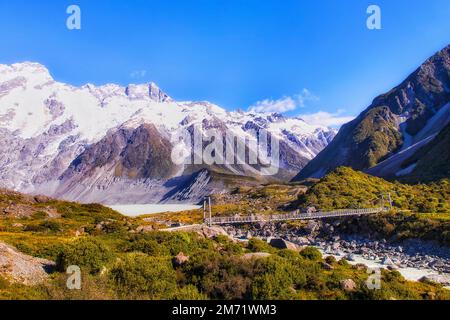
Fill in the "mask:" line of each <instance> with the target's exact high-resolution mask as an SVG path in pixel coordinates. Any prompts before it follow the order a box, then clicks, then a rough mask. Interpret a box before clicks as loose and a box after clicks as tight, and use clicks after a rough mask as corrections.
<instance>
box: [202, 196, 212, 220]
mask: <svg viewBox="0 0 450 320" xmlns="http://www.w3.org/2000/svg"><path fill="white" fill-rule="evenodd" d="M208 213H209V219H207V218H206V216H207V214H208ZM211 218H212V208H211V197H205V199H204V200H203V222H204V223H205V224H208V225H209V226H211Z"/></svg>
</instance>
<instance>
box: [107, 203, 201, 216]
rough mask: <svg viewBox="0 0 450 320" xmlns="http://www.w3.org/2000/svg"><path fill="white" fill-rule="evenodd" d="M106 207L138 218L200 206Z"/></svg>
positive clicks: (147, 205) (140, 205)
mask: <svg viewBox="0 0 450 320" xmlns="http://www.w3.org/2000/svg"><path fill="white" fill-rule="evenodd" d="M108 207H109V208H111V209H113V210H116V211H118V212H120V213H121V214H123V215H124V216H127V217H138V216H142V215H146V214H156V213H163V212H180V211H185V210H196V209H200V208H201V206H198V205H192V204H129V205H128V204H127V205H112V206H108Z"/></svg>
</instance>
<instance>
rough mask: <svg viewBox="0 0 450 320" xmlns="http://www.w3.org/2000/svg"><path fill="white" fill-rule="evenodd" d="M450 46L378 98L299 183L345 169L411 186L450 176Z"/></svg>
mask: <svg viewBox="0 0 450 320" xmlns="http://www.w3.org/2000/svg"><path fill="white" fill-rule="evenodd" d="M449 122H450V45H448V46H446V47H445V48H444V49H442V50H441V51H439V52H437V53H436V54H435V55H433V56H432V57H431V58H429V59H428V60H427V61H425V62H424V63H423V64H422V65H421V66H420V67H419V68H418V69H417V70H415V71H414V72H413V73H412V74H411V75H410V76H409V77H407V78H406V79H405V80H404V81H403V82H402V83H401V84H400V85H399V86H397V87H395V88H394V89H392V90H391V91H389V92H387V93H385V94H382V95H380V96H379V97H377V98H375V100H374V101H373V103H372V104H371V105H370V106H369V107H368V108H367V109H366V110H365V111H363V112H362V113H361V114H360V115H359V116H358V117H357V118H356V119H355V120H353V121H351V122H350V123H347V124H345V125H344V126H342V128H341V129H340V131H339V133H338V134H337V136H336V137H335V139H334V140H333V141H332V142H331V143H330V144H329V145H328V146H327V147H326V148H325V149H324V150H323V151H322V152H320V153H319V155H318V156H317V157H316V158H314V159H313V160H312V161H311V162H309V163H308V164H307V165H306V166H305V167H304V168H303V169H302V170H301V171H300V173H299V174H298V175H297V176H296V177H295V178H294V180H302V179H305V178H311V177H314V178H320V177H323V176H324V175H325V174H327V173H328V172H330V171H332V170H334V169H336V168H337V167H340V166H348V167H352V168H354V169H356V170H360V171H366V172H367V173H370V174H372V175H376V176H380V177H384V178H388V179H398V180H403V181H408V182H430V181H434V180H437V179H441V178H448V177H450V161H449V160H450V155H449V154H450V152H449V150H450V144H449V141H450V137H449V134H450V128H449Z"/></svg>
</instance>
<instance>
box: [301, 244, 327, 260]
mask: <svg viewBox="0 0 450 320" xmlns="http://www.w3.org/2000/svg"><path fill="white" fill-rule="evenodd" d="M300 256H301V257H303V258H305V259H309V260H313V261H317V260H321V259H322V254H321V253H320V251H319V250H317V249H316V248H313V247H306V248H305V249H303V250H302V251H300Z"/></svg>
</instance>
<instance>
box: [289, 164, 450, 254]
mask: <svg viewBox="0 0 450 320" xmlns="http://www.w3.org/2000/svg"><path fill="white" fill-rule="evenodd" d="M388 192H389V193H391V196H392V200H393V208H394V210H393V211H392V212H389V213H383V214H379V215H370V216H365V217H361V218H358V219H350V220H349V221H347V222H348V223H347V224H343V228H344V229H345V230H346V231H349V232H352V233H355V232H359V233H365V234H371V235H373V234H377V235H379V236H380V237H387V238H396V239H405V238H418V239H423V240H437V241H439V242H441V243H443V244H446V245H449V246H450V183H449V181H448V180H442V181H441V182H439V183H432V184H430V185H424V184H419V185H407V184H401V183H398V182H395V183H392V182H388V181H386V180H383V179H380V178H376V177H372V176H369V175H366V174H364V173H361V172H357V171H354V170H352V169H350V168H345V167H341V168H338V169H337V170H335V171H334V172H332V173H330V174H329V175H327V176H326V177H325V178H323V179H322V180H320V182H318V183H317V184H315V185H314V186H313V187H311V188H310V189H309V190H308V192H307V193H305V194H302V195H300V196H299V198H298V200H297V201H295V205H296V206H297V207H301V208H303V207H307V206H310V205H313V206H316V207H317V208H320V209H323V210H328V209H344V208H368V207H374V206H379V205H380V194H381V193H384V194H387V193H388ZM385 205H387V203H386V202H385Z"/></svg>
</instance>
